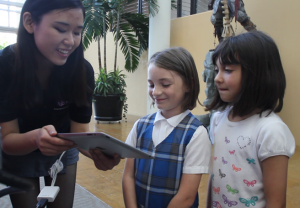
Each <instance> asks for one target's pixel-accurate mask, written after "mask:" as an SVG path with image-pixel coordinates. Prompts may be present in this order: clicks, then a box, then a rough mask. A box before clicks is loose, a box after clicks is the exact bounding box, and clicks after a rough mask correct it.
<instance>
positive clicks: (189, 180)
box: [168, 174, 202, 208]
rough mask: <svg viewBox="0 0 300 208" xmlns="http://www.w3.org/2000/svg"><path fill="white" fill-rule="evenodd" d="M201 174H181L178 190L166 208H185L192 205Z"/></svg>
mask: <svg viewBox="0 0 300 208" xmlns="http://www.w3.org/2000/svg"><path fill="white" fill-rule="evenodd" d="M201 177H202V174H182V178H181V182H180V186H179V190H178V192H177V194H176V195H175V196H174V197H173V199H172V200H171V201H170V203H169V205H168V208H177V207H178V208H185V207H187V208H188V207H191V206H192V205H193V204H194V201H195V198H196V195H197V192H198V188H199V184H200V181H201Z"/></svg>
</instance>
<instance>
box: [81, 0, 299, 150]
mask: <svg viewBox="0 0 300 208" xmlns="http://www.w3.org/2000/svg"><path fill="white" fill-rule="evenodd" d="M244 3H245V7H246V11H247V13H248V15H249V16H250V17H251V20H252V21H253V22H254V23H255V24H256V25H257V28H258V29H259V30H262V31H264V32H265V33H267V34H269V35H270V36H272V37H273V39H274V40H275V41H276V43H277V45H278V48H279V51H280V54H281V59H282V63H283V66H284V69H285V73H286V79H287V88H286V94H285V98H284V107H283V110H282V112H281V113H280V114H279V115H280V117H281V118H282V119H283V121H284V122H285V123H286V124H287V125H288V126H289V128H290V129H291V131H292V133H293V135H294V137H295V139H296V143H297V145H298V146H299V145H300V128H299V127H298V126H299V124H300V113H299V111H298V108H299V106H300V96H297V94H299V93H297V90H298V89H300V82H298V80H297V78H299V77H300V71H299V70H296V66H297V64H298V62H297V61H298V59H299V58H300V56H299V52H298V50H299V48H300V47H299V46H300V43H299V39H298V37H299V32H300V27H299V25H298V19H299V16H298V15H297V13H298V11H299V9H300V1H298V0H290V1H289V3H285V2H284V1H282V0H264V1H261V0H244ZM210 16H211V11H208V12H205V13H200V14H196V15H192V16H187V17H183V18H178V19H174V20H172V22H171V46H182V47H184V48H186V49H187V50H189V51H190V52H191V54H192V55H193V57H194V59H195V62H196V65H197V68H198V73H199V76H200V81H201V83H200V84H201V92H200V97H199V98H200V101H201V102H203V101H204V100H205V93H204V89H205V87H206V86H205V83H204V82H203V81H202V75H201V73H202V71H203V69H204V68H203V61H204V59H205V55H206V53H207V52H208V51H209V49H213V48H214V47H215V46H214V36H213V31H214V28H213V25H212V24H211V23H210ZM232 25H233V27H234V28H235V27H236V24H235V23H232ZM241 32H245V31H244V29H243V28H242V27H241V26H240V24H239V23H238V24H237V32H236V33H237V34H239V33H241ZM216 42H218V41H217V39H216ZM93 47H94V46H92V47H91V48H90V49H89V50H88V51H87V52H86V57H87V59H88V60H91V62H93V63H92V64H93V66H94V60H96V61H97V56H96V55H92V54H97V53H96V52H91V51H93V50H94V49H96V47H94V49H93ZM90 50H91V51H90ZM119 54H121V53H120V52H119ZM122 59H123V60H122ZM146 59H147V55H145V54H144V55H143V58H142V60H141V63H140V66H139V68H138V70H137V71H136V72H134V73H133V74H128V78H127V83H128V88H127V92H128V104H129V109H128V113H129V114H133V115H137V116H143V115H145V114H146V98H147V71H146V70H147V69H146V63H147V60H146ZM118 63H119V66H120V67H121V66H123V65H124V58H123V57H120V58H119V62H118ZM193 113H194V114H204V113H205V112H204V110H203V108H202V107H201V106H197V108H196V109H195V110H193Z"/></svg>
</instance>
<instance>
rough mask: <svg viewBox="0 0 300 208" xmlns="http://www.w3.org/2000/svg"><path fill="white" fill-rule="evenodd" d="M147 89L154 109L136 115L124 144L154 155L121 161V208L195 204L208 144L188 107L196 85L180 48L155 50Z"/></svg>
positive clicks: (196, 92)
mask: <svg viewBox="0 0 300 208" xmlns="http://www.w3.org/2000/svg"><path fill="white" fill-rule="evenodd" d="M148 84H149V85H148V92H149V95H150V97H151V98H152V100H153V104H156V106H157V108H158V109H159V111H158V112H156V113H154V114H150V115H147V116H145V117H143V118H141V119H139V120H138V121H137V122H136V123H135V124H134V126H133V128H132V130H131V132H130V134H129V135H128V138H127V140H126V143H127V144H130V145H132V146H134V147H136V148H138V149H141V150H142V151H145V152H147V153H150V154H151V155H152V156H154V157H155V159H133V158H128V159H127V160H126V164H125V169H124V175H123V182H122V183H123V195H124V201H125V205H126V207H130V208H134V207H147V208H152V207H153V208H166V207H180V208H184V207H198V201H199V200H198V193H197V192H198V187H199V184H200V180H201V176H202V174H203V173H208V172H209V167H210V157H211V142H210V140H209V137H208V133H207V130H206V128H205V127H204V126H203V125H202V124H201V123H200V121H199V120H197V119H196V118H195V117H194V116H193V114H192V113H191V112H190V110H192V109H194V108H195V107H196V103H197V101H198V103H199V104H200V102H199V100H198V95H199V90H200V85H199V79H198V73H197V69H196V66H195V63H194V60H193V57H192V56H191V54H190V53H189V52H188V51H187V50H185V49H184V48H180V47H179V48H169V49H166V50H164V51H161V52H158V53H155V54H154V55H153V56H152V57H151V59H150V61H149V66H148Z"/></svg>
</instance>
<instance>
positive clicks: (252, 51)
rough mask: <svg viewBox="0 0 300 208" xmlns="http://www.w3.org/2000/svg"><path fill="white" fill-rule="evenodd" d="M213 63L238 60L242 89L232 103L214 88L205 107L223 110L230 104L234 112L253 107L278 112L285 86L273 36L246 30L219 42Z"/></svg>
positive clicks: (237, 113) (250, 111) (252, 109)
mask: <svg viewBox="0 0 300 208" xmlns="http://www.w3.org/2000/svg"><path fill="white" fill-rule="evenodd" d="M212 59H213V63H214V65H216V62H217V60H219V61H220V63H221V64H224V65H226V64H228V65H229V64H239V65H241V69H242V84H241V90H240V92H239V94H238V95H237V97H236V98H235V100H234V101H233V102H232V103H227V102H224V101H222V100H221V98H220V95H219V92H218V90H216V92H215V95H214V99H213V101H212V103H211V104H210V105H209V106H208V107H207V108H206V110H217V109H220V110H224V109H225V108H226V107H227V106H228V105H232V106H233V109H232V113H233V116H245V115H248V114H250V113H252V112H253V111H254V110H255V109H260V112H259V113H260V115H261V113H262V112H263V111H265V110H270V112H271V111H274V112H280V111H281V109H282V107H283V97H284V91H285V87H286V81H285V75H284V71H283V67H282V64H281V60H280V54H279V51H278V48H277V46H276V43H275V42H274V40H273V39H272V38H271V37H269V36H268V35H266V34H264V33H263V32H260V31H256V32H248V33H244V34H240V35H238V36H233V37H230V38H228V39H225V40H224V41H223V42H221V43H220V44H219V45H218V46H217V48H216V50H215V51H214V53H213V55H212Z"/></svg>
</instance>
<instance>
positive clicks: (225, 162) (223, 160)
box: [222, 157, 228, 165]
mask: <svg viewBox="0 0 300 208" xmlns="http://www.w3.org/2000/svg"><path fill="white" fill-rule="evenodd" d="M222 162H223V164H224V165H225V164H227V163H228V162H227V161H226V160H225V159H224V157H222Z"/></svg>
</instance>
